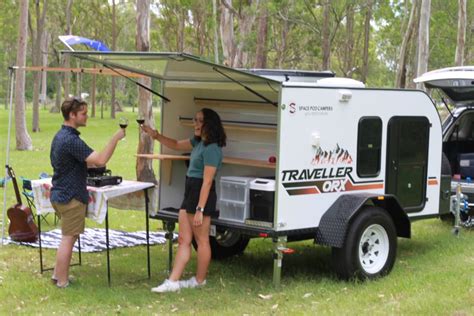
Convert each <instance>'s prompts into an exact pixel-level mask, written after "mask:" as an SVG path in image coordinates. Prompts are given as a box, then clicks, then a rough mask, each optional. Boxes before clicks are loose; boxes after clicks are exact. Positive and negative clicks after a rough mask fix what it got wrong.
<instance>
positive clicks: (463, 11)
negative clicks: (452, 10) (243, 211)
mask: <svg viewBox="0 0 474 316" xmlns="http://www.w3.org/2000/svg"><path fill="white" fill-rule="evenodd" d="M458 3H459V8H458V36H457V41H456V43H457V45H456V58H455V60H454V61H455V64H456V66H462V65H464V45H465V43H466V20H467V0H458Z"/></svg>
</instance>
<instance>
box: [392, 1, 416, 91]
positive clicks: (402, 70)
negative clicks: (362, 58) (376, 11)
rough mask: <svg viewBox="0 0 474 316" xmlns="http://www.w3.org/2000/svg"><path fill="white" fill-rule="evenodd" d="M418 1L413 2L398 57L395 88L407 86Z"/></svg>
mask: <svg viewBox="0 0 474 316" xmlns="http://www.w3.org/2000/svg"><path fill="white" fill-rule="evenodd" d="M417 3H418V1H417V0H413V1H412V5H411V10H410V18H409V19H408V24H407V29H406V31H405V36H404V37H403V41H402V45H401V47H400V54H399V57H398V66H397V77H396V80H395V87H397V88H405V84H406V65H407V59H408V45H409V43H410V40H411V39H412V37H413V32H414V30H415V25H416V17H415V15H416V11H417V8H418V5H417Z"/></svg>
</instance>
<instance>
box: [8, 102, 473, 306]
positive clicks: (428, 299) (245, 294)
mask: <svg viewBox="0 0 474 316" xmlns="http://www.w3.org/2000/svg"><path fill="white" fill-rule="evenodd" d="M30 112H31V109H29V110H28V113H29V115H28V118H27V124H28V126H31V114H30ZM121 115H125V116H127V117H128V118H129V120H130V125H129V127H128V129H127V133H128V134H127V137H126V140H125V141H122V142H121V143H120V144H119V145H118V147H117V150H116V154H115V155H114V156H113V158H112V159H111V161H110V162H109V163H108V165H107V167H108V168H109V169H111V170H112V171H113V173H114V174H117V175H121V176H123V177H124V178H125V179H135V158H134V156H133V155H134V153H135V152H136V148H137V142H138V127H137V125H136V124H134V119H135V114H134V113H131V112H127V113H124V114H122V113H118V115H117V116H121ZM7 116H8V113H7V111H6V110H4V108H3V105H2V108H1V109H0V162H1V163H3V162H4V161H5V148H6V139H7V122H8V120H7ZM40 117H41V123H40V126H41V132H40V133H31V134H30V135H31V137H32V139H33V146H34V150H33V151H22V152H20V151H16V150H15V138H14V135H12V136H13V137H12V146H11V153H10V164H11V165H12V166H13V168H14V169H15V172H16V174H17V176H24V177H28V178H32V179H34V178H37V177H38V175H39V174H40V173H41V172H47V173H51V167H50V163H49V146H50V142H51V139H52V137H53V135H54V133H55V132H56V131H57V130H58V128H59V126H60V124H61V122H62V119H61V116H60V114H50V113H48V112H47V111H41V113H40ZM116 128H118V120H111V119H99V118H90V119H89V123H88V127H86V128H82V129H81V133H82V137H83V139H85V141H86V142H87V143H88V144H89V145H90V146H91V147H93V148H96V149H101V148H102V147H103V146H104V145H105V143H106V141H107V139H108V138H109V137H110V136H111V135H112V133H113V132H114V131H115V130H116ZM29 129H30V128H29ZM155 151H156V150H155ZM157 167H158V166H157V165H155V171H156V170H157ZM2 177H3V174H2ZM7 192H8V199H7V207H8V206H10V205H12V204H13V203H14V193H13V189H12V186H11V185H10V184H9V187H8V190H7ZM0 194H1V196H2V198H3V189H2V188H0ZM0 216H1V215H0ZM143 222H144V221H143V215H142V213H140V212H133V211H120V210H114V209H111V216H110V226H111V228H112V229H122V230H130V231H134V230H142V229H143V228H144V223H143ZM87 226H89V227H91V226H99V227H103V226H102V225H98V224H96V223H94V222H91V221H88V222H87ZM7 228H8V227H6V229H7ZM151 229H152V230H156V229H161V223H160V222H157V221H151ZM271 246H272V243H271V240H268V239H256V240H252V241H251V242H250V244H249V246H248V248H247V249H246V251H245V253H244V254H243V255H242V256H240V257H234V258H231V259H228V260H224V261H214V262H212V263H211V266H210V273H209V278H208V285H207V286H206V287H204V288H202V289H198V290H191V289H189V290H182V291H181V292H180V293H170V294H164V295H159V294H155V293H151V292H150V288H151V287H152V286H156V284H157V283H158V282H161V281H162V280H163V279H164V278H166V276H167V261H168V254H167V253H168V249H167V246H166V245H163V246H161V245H160V246H153V247H152V248H151V256H152V279H151V280H148V279H146V261H145V260H146V252H145V247H134V248H127V249H124V248H122V249H117V250H113V251H111V272H112V287H110V288H109V287H108V286H107V278H106V256H105V252H103V253H94V254H86V253H85V254H83V258H82V260H83V265H82V266H80V267H73V268H71V273H72V275H73V276H74V277H75V278H76V282H75V283H74V284H73V285H72V286H71V287H70V288H68V289H66V290H58V289H56V288H55V287H53V286H52V285H51V284H50V282H49V278H50V277H51V272H45V273H44V274H40V272H39V255H38V250H37V249H32V248H26V247H19V246H14V245H8V246H3V247H2V248H0V297H1V299H0V314H2V315H3V314H13V313H22V314H35V315H37V314H44V315H46V314H48V315H49V314H100V315H102V314H105V315H109V314H127V315H128V314H144V315H150V314H160V315H162V314H201V315H222V314H224V315H256V314H280V315H286V314H296V315H302V314H333V315H341V314H350V315H359V314H370V315H373V314H382V315H385V314H404V315H453V314H454V315H474V230H472V229H471V230H466V229H462V230H461V234H460V235H459V236H458V237H454V236H453V235H452V234H451V227H450V226H449V225H448V224H446V223H443V222H441V221H439V220H437V219H430V220H425V221H420V222H415V223H413V225H412V239H399V248H398V255H397V260H396V263H395V267H394V269H393V271H392V273H391V274H390V275H389V276H387V277H385V278H383V279H380V280H377V281H371V282H343V281H339V280H337V279H336V278H335V276H334V274H333V273H332V271H331V266H330V265H331V264H330V249H329V248H325V247H320V246H315V245H313V244H312V242H310V241H306V242H297V243H292V244H289V246H290V247H292V248H294V249H295V254H293V255H288V256H286V257H285V259H284V263H283V272H282V286H281V288H280V289H275V288H274V287H273V286H272V284H271V280H272V271H273V263H272V253H271V249H272V248H271ZM175 247H176V246H175ZM44 255H45V257H46V258H45V261H46V264H47V265H48V266H51V265H52V264H53V262H54V255H55V251H54V250H44ZM74 258H76V257H74ZM73 260H74V259H73ZM194 268H195V261H194V256H193V260H192V261H191V263H190V265H189V267H188V270H187V274H186V275H185V277H189V276H191V275H192V271H193V270H194Z"/></svg>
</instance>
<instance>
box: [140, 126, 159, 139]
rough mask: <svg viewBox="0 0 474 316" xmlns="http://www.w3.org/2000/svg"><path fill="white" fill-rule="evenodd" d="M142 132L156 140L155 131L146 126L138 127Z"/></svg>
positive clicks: (156, 132)
mask: <svg viewBox="0 0 474 316" xmlns="http://www.w3.org/2000/svg"><path fill="white" fill-rule="evenodd" d="M140 127H141V129H142V131H144V132H145V133H147V134H148V135H149V136H150V137H151V138H156V136H157V135H158V134H159V133H158V131H157V130H155V129H153V128H151V127H150V126H148V125H140Z"/></svg>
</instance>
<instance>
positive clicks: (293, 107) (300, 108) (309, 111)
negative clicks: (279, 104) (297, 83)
mask: <svg viewBox="0 0 474 316" xmlns="http://www.w3.org/2000/svg"><path fill="white" fill-rule="evenodd" d="M288 108H289V112H290V114H296V113H304V115H305V116H307V115H326V114H328V113H329V112H332V111H333V107H332V106H331V105H297V104H296V103H295V102H291V103H290V104H289V105H288Z"/></svg>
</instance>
